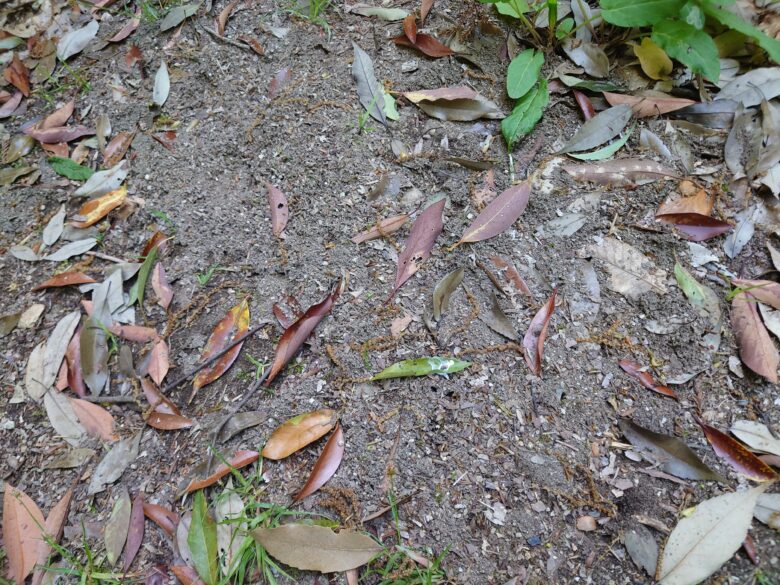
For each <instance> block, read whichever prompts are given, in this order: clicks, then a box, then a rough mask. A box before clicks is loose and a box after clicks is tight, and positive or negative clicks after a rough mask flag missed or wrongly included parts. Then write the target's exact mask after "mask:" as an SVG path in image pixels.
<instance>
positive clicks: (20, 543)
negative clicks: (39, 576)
mask: <svg viewBox="0 0 780 585" xmlns="http://www.w3.org/2000/svg"><path fill="white" fill-rule="evenodd" d="M44 523H45V521H44V519H43V514H42V513H41V510H40V509H39V508H38V505H37V504H36V503H35V502H33V501H32V500H31V499H30V497H29V496H28V495H27V494H25V493H24V492H23V491H21V490H18V489H16V488H15V487H13V486H12V485H11V484H9V483H6V484H5V491H4V492H3V544H4V547H5V553H6V557H7V562H8V569H9V577H10V578H11V579H13V581H14V582H15V583H16V585H22V584H23V583H24V580H25V579H26V578H27V575H29V574H30V573H31V572H32V570H33V567H34V566H35V561H36V559H37V558H38V557H37V553H38V543H39V542H40V540H41V528H42V527H43V525H44Z"/></svg>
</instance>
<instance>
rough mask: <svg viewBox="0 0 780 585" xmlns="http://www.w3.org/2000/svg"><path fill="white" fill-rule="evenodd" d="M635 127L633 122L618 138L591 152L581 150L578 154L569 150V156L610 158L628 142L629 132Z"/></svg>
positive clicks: (588, 158)
mask: <svg viewBox="0 0 780 585" xmlns="http://www.w3.org/2000/svg"><path fill="white" fill-rule="evenodd" d="M635 127H636V124H634V125H633V126H631V128H629V129H628V130H626V131H625V132H623V134H622V135H621V136H620V138H618V139H616V140H613V141H612V143H610V144H607V145H606V146H602V147H601V148H599V149H597V150H594V151H592V152H583V153H579V154H575V153H573V152H570V153H569V156H570V157H572V158H576V159H577V160H604V159H605V158H610V157H611V156H612V155H614V154H615V153H616V152H617V151H618V150H620V149H621V148H623V146H625V144H626V142H628V139H629V138H630V137H631V134H632V133H633V132H634V128H635Z"/></svg>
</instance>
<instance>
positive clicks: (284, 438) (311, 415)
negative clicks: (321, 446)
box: [263, 409, 337, 460]
mask: <svg viewBox="0 0 780 585" xmlns="http://www.w3.org/2000/svg"><path fill="white" fill-rule="evenodd" d="M336 421H337V417H336V413H335V411H333V410H328V409H326V410H315V411H313V412H306V413H303V414H299V415H298V416H295V417H293V418H291V419H289V420H287V421H285V422H284V423H282V424H281V425H280V426H279V427H277V428H276V430H275V431H274V432H273V433H271V436H270V437H269V439H268V441H267V442H266V444H265V446H264V447H263V457H265V458H266V459H273V460H279V459H284V458H285V457H288V456H289V455H292V454H293V453H295V452H296V451H298V450H300V449H303V448H304V447H305V446H306V445H308V444H310V443H313V442H314V441H316V440H317V439H319V438H320V437H323V436H325V435H326V434H327V433H328V432H329V431H330V430H331V429H332V428H333V425H335V424H336Z"/></svg>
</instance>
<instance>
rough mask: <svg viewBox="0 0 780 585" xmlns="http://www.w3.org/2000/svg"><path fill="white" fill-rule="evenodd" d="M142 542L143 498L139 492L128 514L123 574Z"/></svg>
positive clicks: (131, 562)
mask: <svg viewBox="0 0 780 585" xmlns="http://www.w3.org/2000/svg"><path fill="white" fill-rule="evenodd" d="M143 541H144V498H143V496H142V495H141V493H140V492H139V493H138V494H137V495H136V496H135V498H134V499H133V508H132V510H131V512H130V529H129V530H128V532H127V543H126V544H125V564H124V569H125V573H127V571H128V569H129V568H130V565H132V564H133V561H134V560H135V557H136V555H137V554H138V551H139V549H140V548H141V543H142V542H143Z"/></svg>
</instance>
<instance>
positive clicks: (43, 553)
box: [32, 489, 73, 585]
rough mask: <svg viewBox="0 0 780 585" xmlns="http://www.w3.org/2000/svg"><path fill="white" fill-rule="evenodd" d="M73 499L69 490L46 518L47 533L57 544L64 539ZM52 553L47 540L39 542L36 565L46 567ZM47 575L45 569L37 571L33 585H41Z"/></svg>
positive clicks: (34, 574) (71, 491)
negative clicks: (63, 534)
mask: <svg viewBox="0 0 780 585" xmlns="http://www.w3.org/2000/svg"><path fill="white" fill-rule="evenodd" d="M72 498H73V490H72V489H69V490H68V491H67V492H65V494H64V495H63V496H62V499H60V501H59V502H57V504H56V505H55V506H54V507H53V508H52V509H51V510H50V511H49V517H48V518H46V524H45V529H46V530H45V532H46V534H47V535H48V536H49V538H50V539H51V540H53V541H54V542H55V543H59V541H60V538H62V532H63V529H64V528H65V521H66V520H67V519H68V511H69V510H70V501H71V499H72ZM51 551H52V547H51V545H49V543H48V542H47V540H46V539H41V540H40V542H38V555H37V560H36V563H35V564H36V565H38V566H39V567H45V566H46V561H48V560H49V555H50V554H51ZM45 575H46V571H45V570H44V569H43V568H39V569H36V570H35V572H34V573H33V578H32V585H41V582H42V581H43V577H44V576H45Z"/></svg>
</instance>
